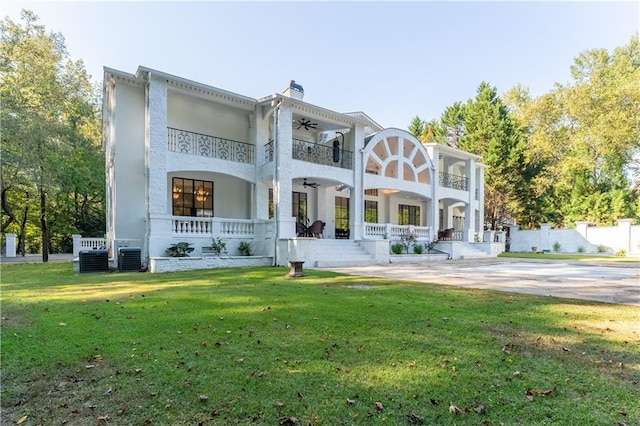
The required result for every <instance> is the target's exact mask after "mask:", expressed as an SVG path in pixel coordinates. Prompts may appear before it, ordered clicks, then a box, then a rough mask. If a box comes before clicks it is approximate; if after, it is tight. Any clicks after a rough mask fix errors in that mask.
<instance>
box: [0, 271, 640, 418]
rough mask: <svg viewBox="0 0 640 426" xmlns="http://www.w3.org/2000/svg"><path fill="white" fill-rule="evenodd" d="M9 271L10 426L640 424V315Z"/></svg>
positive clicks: (467, 297)
mask: <svg viewBox="0 0 640 426" xmlns="http://www.w3.org/2000/svg"><path fill="white" fill-rule="evenodd" d="M0 272H1V273H2V276H1V278H2V335H1V337H2V394H1V396H2V424H3V425H4V424H6V425H9V424H16V423H18V422H20V421H23V423H22V424H25V425H36V424H63V423H64V424H68V425H91V424H96V425H106V424H111V425H134V424H137V425H151V424H153V425H195V424H207V425H234V424H264V425H277V424H300V425H309V424H311V425H316V424H323V425H338V424H339V425H347V424H356V425H357V424H363V425H370V424H428V425H454V424H457V425H460V424H463V425H464V424H473V425H478V424H483V425H499V424H505V425H520V424H531V425H542V424H554V425H574V424H603V425H613V424H616V423H626V424H629V425H631V424H639V423H640V406H639V405H638V403H637V402H638V400H640V385H639V384H638V382H639V381H640V334H639V333H640V330H639V329H638V324H640V310H639V309H638V308H637V307H632V306H622V305H608V304H600V303H595V302H583V301H574V300H566V299H565V300H562V299H555V298H549V297H544V298H543V297H535V296H527V295H516V294H508V293H500V292H489V291H481V290H469V289H460V288H452V287H448V286H437V285H430V284H423V283H412V282H407V281H389V280H383V279H374V278H364V277H353V276H343V275H339V274H335V273H331V272H328V271H320V270H307V271H306V273H307V276H306V277H303V278H296V279H291V278H286V277H285V273H286V272H287V271H286V270H285V269H283V268H250V269H225V270H212V271H191V272H181V273H168V274H140V273H112V274H74V273H72V272H71V266H70V265H69V264H66V263H51V264H47V265H43V264H16V265H2V267H1V269H0ZM25 416H26V419H25Z"/></svg>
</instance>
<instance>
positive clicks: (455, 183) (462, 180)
mask: <svg viewBox="0 0 640 426" xmlns="http://www.w3.org/2000/svg"><path fill="white" fill-rule="evenodd" d="M439 182H440V186H443V187H445V188H451V189H459V190H460V191H468V190H469V178H466V177H464V176H458V175H452V174H449V173H443V172H440V180H439Z"/></svg>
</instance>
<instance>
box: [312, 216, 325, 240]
mask: <svg viewBox="0 0 640 426" xmlns="http://www.w3.org/2000/svg"><path fill="white" fill-rule="evenodd" d="M325 225H326V223H324V222H323V221H321V220H316V221H315V222H313V223H312V224H311V226H310V227H308V228H307V234H308V235H311V236H312V237H316V238H322V233H323V232H324V227H325Z"/></svg>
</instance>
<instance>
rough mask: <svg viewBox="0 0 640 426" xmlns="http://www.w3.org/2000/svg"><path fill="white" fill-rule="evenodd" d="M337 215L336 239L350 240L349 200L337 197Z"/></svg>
mask: <svg viewBox="0 0 640 426" xmlns="http://www.w3.org/2000/svg"><path fill="white" fill-rule="evenodd" d="M335 214H336V217H335V223H336V228H335V234H336V238H349V198H347V197H336V199H335Z"/></svg>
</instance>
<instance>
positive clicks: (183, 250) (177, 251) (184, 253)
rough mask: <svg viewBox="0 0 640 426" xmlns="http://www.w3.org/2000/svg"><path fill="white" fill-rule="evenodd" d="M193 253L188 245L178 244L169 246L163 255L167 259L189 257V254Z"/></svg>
mask: <svg viewBox="0 0 640 426" xmlns="http://www.w3.org/2000/svg"><path fill="white" fill-rule="evenodd" d="M192 251H193V247H191V244H190V243H187V242H184V241H183V242H180V243H177V244H171V247H169V248H168V249H167V250H166V251H165V253H166V254H167V256H169V257H189V253H191V252H192Z"/></svg>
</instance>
